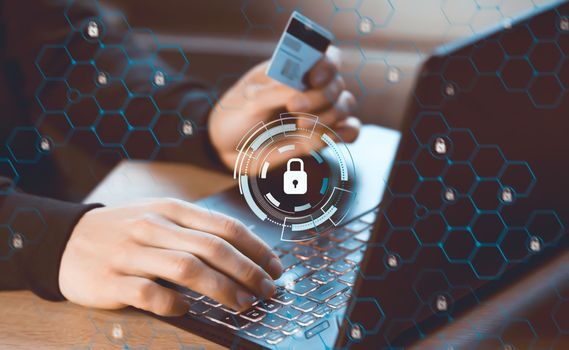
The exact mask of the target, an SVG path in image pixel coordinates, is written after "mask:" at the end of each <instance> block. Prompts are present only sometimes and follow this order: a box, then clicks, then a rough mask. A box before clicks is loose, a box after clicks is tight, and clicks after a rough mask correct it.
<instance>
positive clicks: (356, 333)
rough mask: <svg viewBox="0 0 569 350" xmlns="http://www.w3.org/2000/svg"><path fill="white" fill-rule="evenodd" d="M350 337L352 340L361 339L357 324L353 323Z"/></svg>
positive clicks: (359, 328) (360, 331)
mask: <svg viewBox="0 0 569 350" xmlns="http://www.w3.org/2000/svg"><path fill="white" fill-rule="evenodd" d="M350 337H351V338H352V340H361V339H362V329H361V327H360V326H359V325H357V324H355V325H353V326H352V329H350Z"/></svg>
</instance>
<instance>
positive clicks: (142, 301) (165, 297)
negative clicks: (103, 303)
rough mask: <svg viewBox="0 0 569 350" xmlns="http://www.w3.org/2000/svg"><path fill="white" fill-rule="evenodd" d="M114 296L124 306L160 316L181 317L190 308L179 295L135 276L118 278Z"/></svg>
mask: <svg viewBox="0 0 569 350" xmlns="http://www.w3.org/2000/svg"><path fill="white" fill-rule="evenodd" d="M116 295H117V296H118V298H119V300H120V302H121V303H123V304H125V305H132V306H134V307H136V308H139V309H142V310H146V311H150V312H152V313H155V314H157V315H160V316H179V315H183V314H185V313H186V312H188V309H189V307H190V305H189V303H188V301H187V300H186V299H185V298H184V296H183V295H181V294H180V293H178V292H176V291H174V290H172V289H168V288H166V287H162V286H161V285H159V284H158V283H156V282H153V281H151V280H149V279H147V278H143V277H137V276H123V277H120V279H119V280H118V283H117V293H116Z"/></svg>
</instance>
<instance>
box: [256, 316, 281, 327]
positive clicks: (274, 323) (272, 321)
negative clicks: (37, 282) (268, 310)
mask: <svg viewBox="0 0 569 350" xmlns="http://www.w3.org/2000/svg"><path fill="white" fill-rule="evenodd" d="M286 323H287V320H285V319H282V318H280V317H277V316H275V315H268V316H267V317H265V318H264V319H262V320H261V324H262V325H264V326H267V327H269V328H270V329H279V328H281V327H282V326H284V325H285V324H286Z"/></svg>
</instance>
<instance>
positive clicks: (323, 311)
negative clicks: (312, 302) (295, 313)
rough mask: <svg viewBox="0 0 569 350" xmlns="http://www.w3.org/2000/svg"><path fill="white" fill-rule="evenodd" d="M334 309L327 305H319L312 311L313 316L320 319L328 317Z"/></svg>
mask: <svg viewBox="0 0 569 350" xmlns="http://www.w3.org/2000/svg"><path fill="white" fill-rule="evenodd" d="M331 311H332V309H331V308H330V307H329V306H328V305H326V304H320V305H318V306H317V307H316V308H315V309H314V310H312V314H313V315H314V316H316V317H318V318H321V317H324V316H326V315H328V314H329V313H330V312H331Z"/></svg>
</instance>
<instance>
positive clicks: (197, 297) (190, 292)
mask: <svg viewBox="0 0 569 350" xmlns="http://www.w3.org/2000/svg"><path fill="white" fill-rule="evenodd" d="M182 293H183V294H184V295H185V296H187V297H189V298H192V299H194V300H200V299H202V298H203V295H202V294H200V293H198V292H194V291H193V290H191V289H186V288H184V290H183V292H182Z"/></svg>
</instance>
